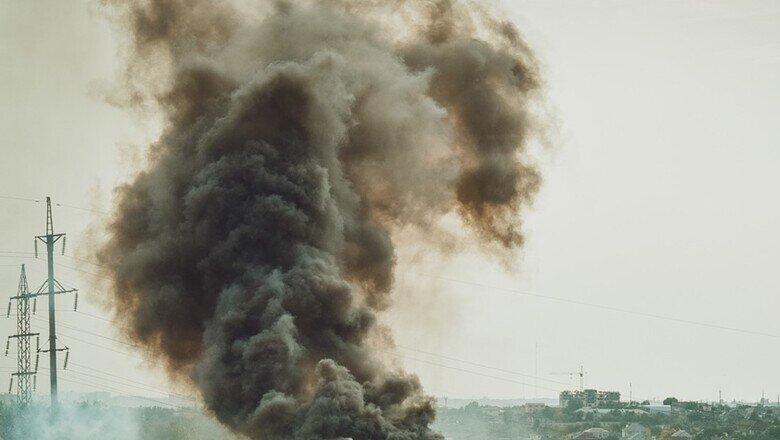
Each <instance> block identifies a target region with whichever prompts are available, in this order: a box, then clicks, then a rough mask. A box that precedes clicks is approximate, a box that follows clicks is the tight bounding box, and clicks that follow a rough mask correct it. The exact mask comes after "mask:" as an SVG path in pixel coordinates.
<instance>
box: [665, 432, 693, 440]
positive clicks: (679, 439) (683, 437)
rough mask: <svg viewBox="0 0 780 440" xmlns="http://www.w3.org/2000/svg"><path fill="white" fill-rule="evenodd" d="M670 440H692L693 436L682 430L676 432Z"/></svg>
mask: <svg viewBox="0 0 780 440" xmlns="http://www.w3.org/2000/svg"><path fill="white" fill-rule="evenodd" d="M670 438H672V439H675V440H689V439H692V438H693V436H692V435H690V434H688V432H687V431H683V430H682V429H681V430H679V431H677V432H675V433H674V434H672V436H671V437H670Z"/></svg>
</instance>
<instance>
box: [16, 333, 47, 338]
mask: <svg viewBox="0 0 780 440" xmlns="http://www.w3.org/2000/svg"><path fill="white" fill-rule="evenodd" d="M38 335H40V333H24V334H21V335H11V336H9V337H8V339H11V338H24V337H26V336H38Z"/></svg>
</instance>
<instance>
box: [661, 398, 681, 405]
mask: <svg viewBox="0 0 780 440" xmlns="http://www.w3.org/2000/svg"><path fill="white" fill-rule="evenodd" d="M677 402H679V400H677V398H676V397H667V398H666V399H664V405H674V404H675V403H677Z"/></svg>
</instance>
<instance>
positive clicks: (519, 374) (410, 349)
mask: <svg viewBox="0 0 780 440" xmlns="http://www.w3.org/2000/svg"><path fill="white" fill-rule="evenodd" d="M397 347H398V348H400V349H402V350H409V351H413V352H415V353H420V354H425V355H428V356H433V357H438V358H441V359H446V360H449V361H454V362H460V363H464V364H467V365H472V366H474V367H480V368H487V369H489V370H494V371H499V372H501V373H507V374H513V375H515V376H522V377H527V378H530V379H538V380H543V381H547V382H551V383H555V384H558V385H567V386H568V385H569V384H568V383H566V382H561V381H557V380H552V379H545V378H543V377H539V376H534V375H532V374H526V373H520V372H517V371H512V370H505V369H503V368H497V367H493V366H490V365H485V364H480V363H476V362H471V361H466V360H463V359H458V358H454V357H450V356H445V355H442V354H437V353H431V352H429V351H423V350H417V349H414V348H410V347H404V346H402V345H397Z"/></svg>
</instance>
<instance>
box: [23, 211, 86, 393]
mask: <svg viewBox="0 0 780 440" xmlns="http://www.w3.org/2000/svg"><path fill="white" fill-rule="evenodd" d="M60 239H62V254H63V255H65V234H55V233H54V222H53V220H52V215H51V198H50V197H46V235H38V236H36V237H35V257H36V258H38V241H41V242H43V243H45V244H46V255H47V259H48V267H49V276H48V278H47V280H46V281H44V282H43V284H41V287H39V288H38V290H37V291H35V293H32V294H30V295H31V296H33V297H37V296H44V295H45V296H47V297H48V298H49V348H48V349H46V350H40V349H39V350H38V352H39V353H49V379H50V383H51V406H52V407H56V406H57V404H58V399H57V352H58V351H64V352H65V364H64V366H63V369H65V368H67V367H68V355H69V354H70V353H69V351H68V350H69V349H68V347H67V346H64V348H57V327H56V320H55V313H54V311H55V310H54V305H55V301H54V296H55V295H61V294H65V293H75V294H76V299H75V302H74V305H73V310H76V308H77V307H78V303H79V293H78V290H77V289H66V288H65V287H64V286H63V285H62V284H60V282H59V281H57V280H56V279H55V278H54V244H55V243H57V242H58V241H59V240H60ZM34 308H35V307H33V309H34Z"/></svg>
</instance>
